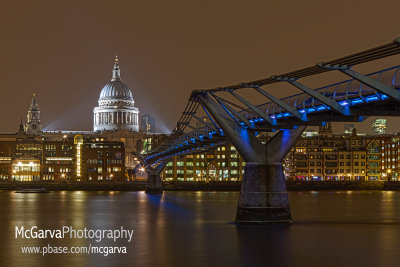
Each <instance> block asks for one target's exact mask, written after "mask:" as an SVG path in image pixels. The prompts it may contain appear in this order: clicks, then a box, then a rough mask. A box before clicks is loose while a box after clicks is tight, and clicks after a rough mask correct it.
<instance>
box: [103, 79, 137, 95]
mask: <svg viewBox="0 0 400 267" xmlns="http://www.w3.org/2000/svg"><path fill="white" fill-rule="evenodd" d="M112 99H123V100H133V96H132V92H131V90H129V88H128V86H126V84H124V83H123V82H122V81H121V80H119V81H111V82H109V83H107V84H106V85H105V86H104V87H103V89H102V90H101V93H100V99H99V100H112Z"/></svg>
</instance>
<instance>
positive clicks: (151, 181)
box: [145, 169, 163, 194]
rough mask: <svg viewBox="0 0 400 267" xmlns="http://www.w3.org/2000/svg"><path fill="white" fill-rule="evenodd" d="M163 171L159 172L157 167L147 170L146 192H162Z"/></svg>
mask: <svg viewBox="0 0 400 267" xmlns="http://www.w3.org/2000/svg"><path fill="white" fill-rule="evenodd" d="M160 173H161V172H158V171H157V170H155V169H150V170H149V171H147V183H146V189H145V192H146V193H148V194H162V193H163V187H162V181H161V176H160Z"/></svg>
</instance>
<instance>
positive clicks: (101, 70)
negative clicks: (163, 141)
mask: <svg viewBox="0 0 400 267" xmlns="http://www.w3.org/2000/svg"><path fill="white" fill-rule="evenodd" d="M399 10H400V2H399V1H398V0H391V1H388V0H381V1H376V0H375V1H370V0H365V1H357V0H355V1H342V0H336V1H327V0H322V1H321V0H319V1H309V0H306V1H299V0H297V1H294V0H291V1H265V0H264V1H234V0H217V1H216V0H214V1H209V0H202V1H191V0H169V1H132V0H131V1H129V0H127V1H117V0H113V1H104V0H95V1H54V0H52V1H28V0H24V1H7V2H3V3H2V7H1V9H0V29H1V34H2V38H1V42H0V46H1V50H0V55H1V62H2V64H1V66H0V74H1V77H2V85H1V86H2V89H1V92H2V97H1V100H0V101H1V105H0V108H1V111H0V121H1V124H0V132H15V131H16V130H17V129H18V124H19V120H20V117H21V116H23V119H24V121H25V119H26V109H27V108H28V106H29V103H30V99H31V96H32V93H33V91H34V90H35V92H36V93H37V95H38V102H39V105H40V108H41V111H42V122H43V124H44V126H45V129H49V130H55V129H64V130H66V129H69V130H78V129H81V130H91V129H92V117H93V115H92V110H93V107H94V106H95V105H97V100H98V96H99V93H100V90H101V88H102V87H103V86H104V84H105V83H107V82H108V81H109V80H110V78H111V70H112V65H113V57H114V53H115V51H117V52H118V54H119V57H120V66H121V74H122V78H123V80H124V81H125V82H126V84H127V85H128V86H129V88H130V89H131V90H132V92H133V95H134V98H135V101H136V106H138V107H139V109H140V112H141V114H145V113H151V114H153V115H154V117H156V119H157V122H158V124H159V125H160V126H162V125H163V124H164V125H165V126H166V127H167V128H168V129H172V128H173V127H174V126H175V123H176V121H177V119H178V118H179V115H180V113H181V112H182V111H183V109H184V107H185V105H186V101H187V99H188V97H189V94H190V92H191V90H193V89H196V88H212V87H218V86H225V85H231V84H234V83H238V82H242V81H250V80H253V79H260V78H264V77H269V76H270V75H271V74H279V73H284V72H288V71H291V70H295V69H297V68H301V67H306V66H309V65H312V64H315V63H316V62H319V61H324V60H329V59H333V58H337V57H340V56H344V55H347V54H351V53H353V52H358V51H361V50H364V49H367V48H372V47H375V46H378V45H380V44H384V43H388V42H390V41H391V40H393V39H394V38H396V37H400V31H399V23H398V21H399ZM397 59H398V58H397ZM393 64H400V60H397V61H396V62H393ZM372 70H374V69H373V68H372V69H371V71H372ZM321 85H323V84H321ZM280 93H282V91H280ZM282 96H284V95H282ZM395 121H396V120H395V119H392V120H390V122H391V125H390V127H389V130H390V131H400V126H397V125H396V124H395V123H394V122H395ZM369 123H370V122H367V123H364V125H360V129H364V131H367V128H369ZM338 127H339V126H338ZM161 128H162V127H161ZM338 130H342V126H340V129H338Z"/></svg>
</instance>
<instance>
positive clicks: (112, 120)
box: [93, 56, 139, 132]
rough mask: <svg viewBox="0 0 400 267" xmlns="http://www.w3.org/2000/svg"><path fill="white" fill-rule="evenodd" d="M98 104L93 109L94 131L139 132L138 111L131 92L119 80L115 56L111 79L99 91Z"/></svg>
mask: <svg viewBox="0 0 400 267" xmlns="http://www.w3.org/2000/svg"><path fill="white" fill-rule="evenodd" d="M98 103H99V105H98V106H97V107H95V108H94V109H93V130H94V131H118V130H128V131H133V132H138V131H139V109H138V108H137V107H135V101H134V100H133V96H132V92H131V90H129V88H128V86H127V85H126V84H125V83H123V82H122V80H121V75H120V69H119V65H118V57H117V56H115V63H114V69H113V71H112V79H111V81H110V82H109V83H107V84H106V85H105V86H104V87H103V89H102V90H101V93H100V97H99V101H98Z"/></svg>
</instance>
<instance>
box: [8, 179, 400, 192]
mask: <svg viewBox="0 0 400 267" xmlns="http://www.w3.org/2000/svg"><path fill="white" fill-rule="evenodd" d="M240 186H241V183H240V182H209V183H206V182H164V183H163V187H164V190H165V191H240ZM42 187H44V188H46V189H49V190H52V191H61V190H66V191H77V190H83V191H141V190H144V189H145V187H146V181H135V182H112V181H104V182H47V181H46V182H8V181H2V182H0V190H15V189H17V188H42ZM287 188H288V191H309V190H393V191H400V182H387V181H324V182H322V181H307V182H304V181H288V182H287Z"/></svg>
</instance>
